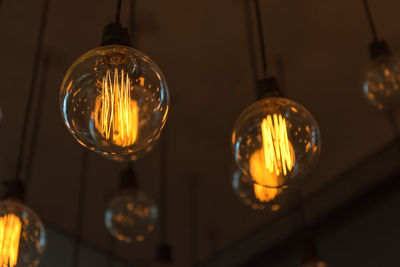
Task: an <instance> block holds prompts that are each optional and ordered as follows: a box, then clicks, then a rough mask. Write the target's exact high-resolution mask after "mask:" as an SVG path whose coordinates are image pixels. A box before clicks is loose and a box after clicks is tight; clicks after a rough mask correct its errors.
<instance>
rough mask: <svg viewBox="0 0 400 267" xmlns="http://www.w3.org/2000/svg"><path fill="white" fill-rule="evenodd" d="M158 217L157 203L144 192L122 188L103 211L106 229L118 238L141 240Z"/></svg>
mask: <svg viewBox="0 0 400 267" xmlns="http://www.w3.org/2000/svg"><path fill="white" fill-rule="evenodd" d="M157 218H158V210H157V205H156V204H155V203H154V201H153V200H152V199H151V198H150V197H149V196H147V195H146V194H145V193H143V192H141V191H138V190H136V189H134V188H129V189H124V190H122V191H121V192H120V193H119V194H117V195H116V196H115V197H114V198H113V199H112V200H111V202H110V203H109V205H108V207H107V209H106V213H105V223H106V226H107V229H108V231H109V232H110V233H111V234H112V235H113V236H114V237H115V238H117V239H118V240H120V241H123V242H126V243H131V242H134V241H137V242H141V241H143V240H144V239H145V238H146V237H147V236H148V235H149V234H150V233H151V232H153V231H154V229H155V225H156V222H157Z"/></svg>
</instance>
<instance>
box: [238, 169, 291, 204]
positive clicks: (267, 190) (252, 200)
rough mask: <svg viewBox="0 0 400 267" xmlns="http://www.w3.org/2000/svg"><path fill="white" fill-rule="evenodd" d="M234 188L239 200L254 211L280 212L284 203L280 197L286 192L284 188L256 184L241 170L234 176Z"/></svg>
mask: <svg viewBox="0 0 400 267" xmlns="http://www.w3.org/2000/svg"><path fill="white" fill-rule="evenodd" d="M275 177H276V176H275ZM272 179H274V178H272ZM232 187H233V190H234V192H235V193H236V195H237V196H238V197H239V199H240V200H241V201H242V202H243V203H244V204H245V205H246V206H248V207H250V208H251V209H254V210H266V209H270V210H271V211H278V210H279V209H280V208H281V201H282V199H281V198H280V196H281V195H283V193H284V192H285V191H286V189H283V188H273V187H266V186H262V185H260V184H257V183H254V182H253V181H251V178H249V177H247V176H245V175H244V174H243V173H242V172H241V171H240V170H237V171H236V172H235V173H234V174H233V179H232Z"/></svg>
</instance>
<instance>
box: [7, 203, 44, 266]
mask: <svg viewBox="0 0 400 267" xmlns="http://www.w3.org/2000/svg"><path fill="white" fill-rule="evenodd" d="M45 247H46V234H45V230H44V227H43V224H42V222H41V221H40V219H39V218H38V217H37V215H36V214H35V213H34V212H33V211H32V210H30V209H29V208H28V207H26V206H25V205H23V204H21V203H19V202H16V201H10V200H6V201H2V202H0V266H1V267H14V266H16V267H19V266H21V267H24V266H26V267H34V266H37V265H38V264H39V261H40V256H41V254H42V253H43V251H44V250H45Z"/></svg>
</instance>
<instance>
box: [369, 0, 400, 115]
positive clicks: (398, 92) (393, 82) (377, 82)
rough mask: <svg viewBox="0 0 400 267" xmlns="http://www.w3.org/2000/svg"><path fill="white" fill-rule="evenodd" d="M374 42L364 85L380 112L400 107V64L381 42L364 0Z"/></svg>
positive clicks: (371, 101)
mask: <svg viewBox="0 0 400 267" xmlns="http://www.w3.org/2000/svg"><path fill="white" fill-rule="evenodd" d="M362 1H363V5H364V10H365V14H366V16H367V19H368V23H369V26H370V29H371V33H372V37H373V40H372V42H371V43H370V45H369V53H370V57H371V63H370V65H369V66H368V69H367V72H366V74H365V80H364V84H363V92H364V95H365V97H366V98H367V100H368V102H369V103H370V104H372V105H373V106H374V107H376V108H377V109H379V110H390V109H393V108H398V107H400V64H399V61H398V60H397V58H395V57H394V56H393V54H392V52H391V51H390V48H389V45H388V44H387V42H386V41H385V40H380V39H379V38H378V34H377V31H376V28H375V25H374V21H373V19H372V15H371V10H370V8H369V4H368V0H362Z"/></svg>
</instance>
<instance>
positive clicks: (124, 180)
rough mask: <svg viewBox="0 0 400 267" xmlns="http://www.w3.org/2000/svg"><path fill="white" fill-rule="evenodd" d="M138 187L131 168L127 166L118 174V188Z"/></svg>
mask: <svg viewBox="0 0 400 267" xmlns="http://www.w3.org/2000/svg"><path fill="white" fill-rule="evenodd" d="M127 188H134V189H137V188H138V184H137V178H136V173H135V172H134V171H133V170H132V168H128V169H126V170H124V171H122V172H121V174H120V175H119V189H120V190H122V189H127Z"/></svg>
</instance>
